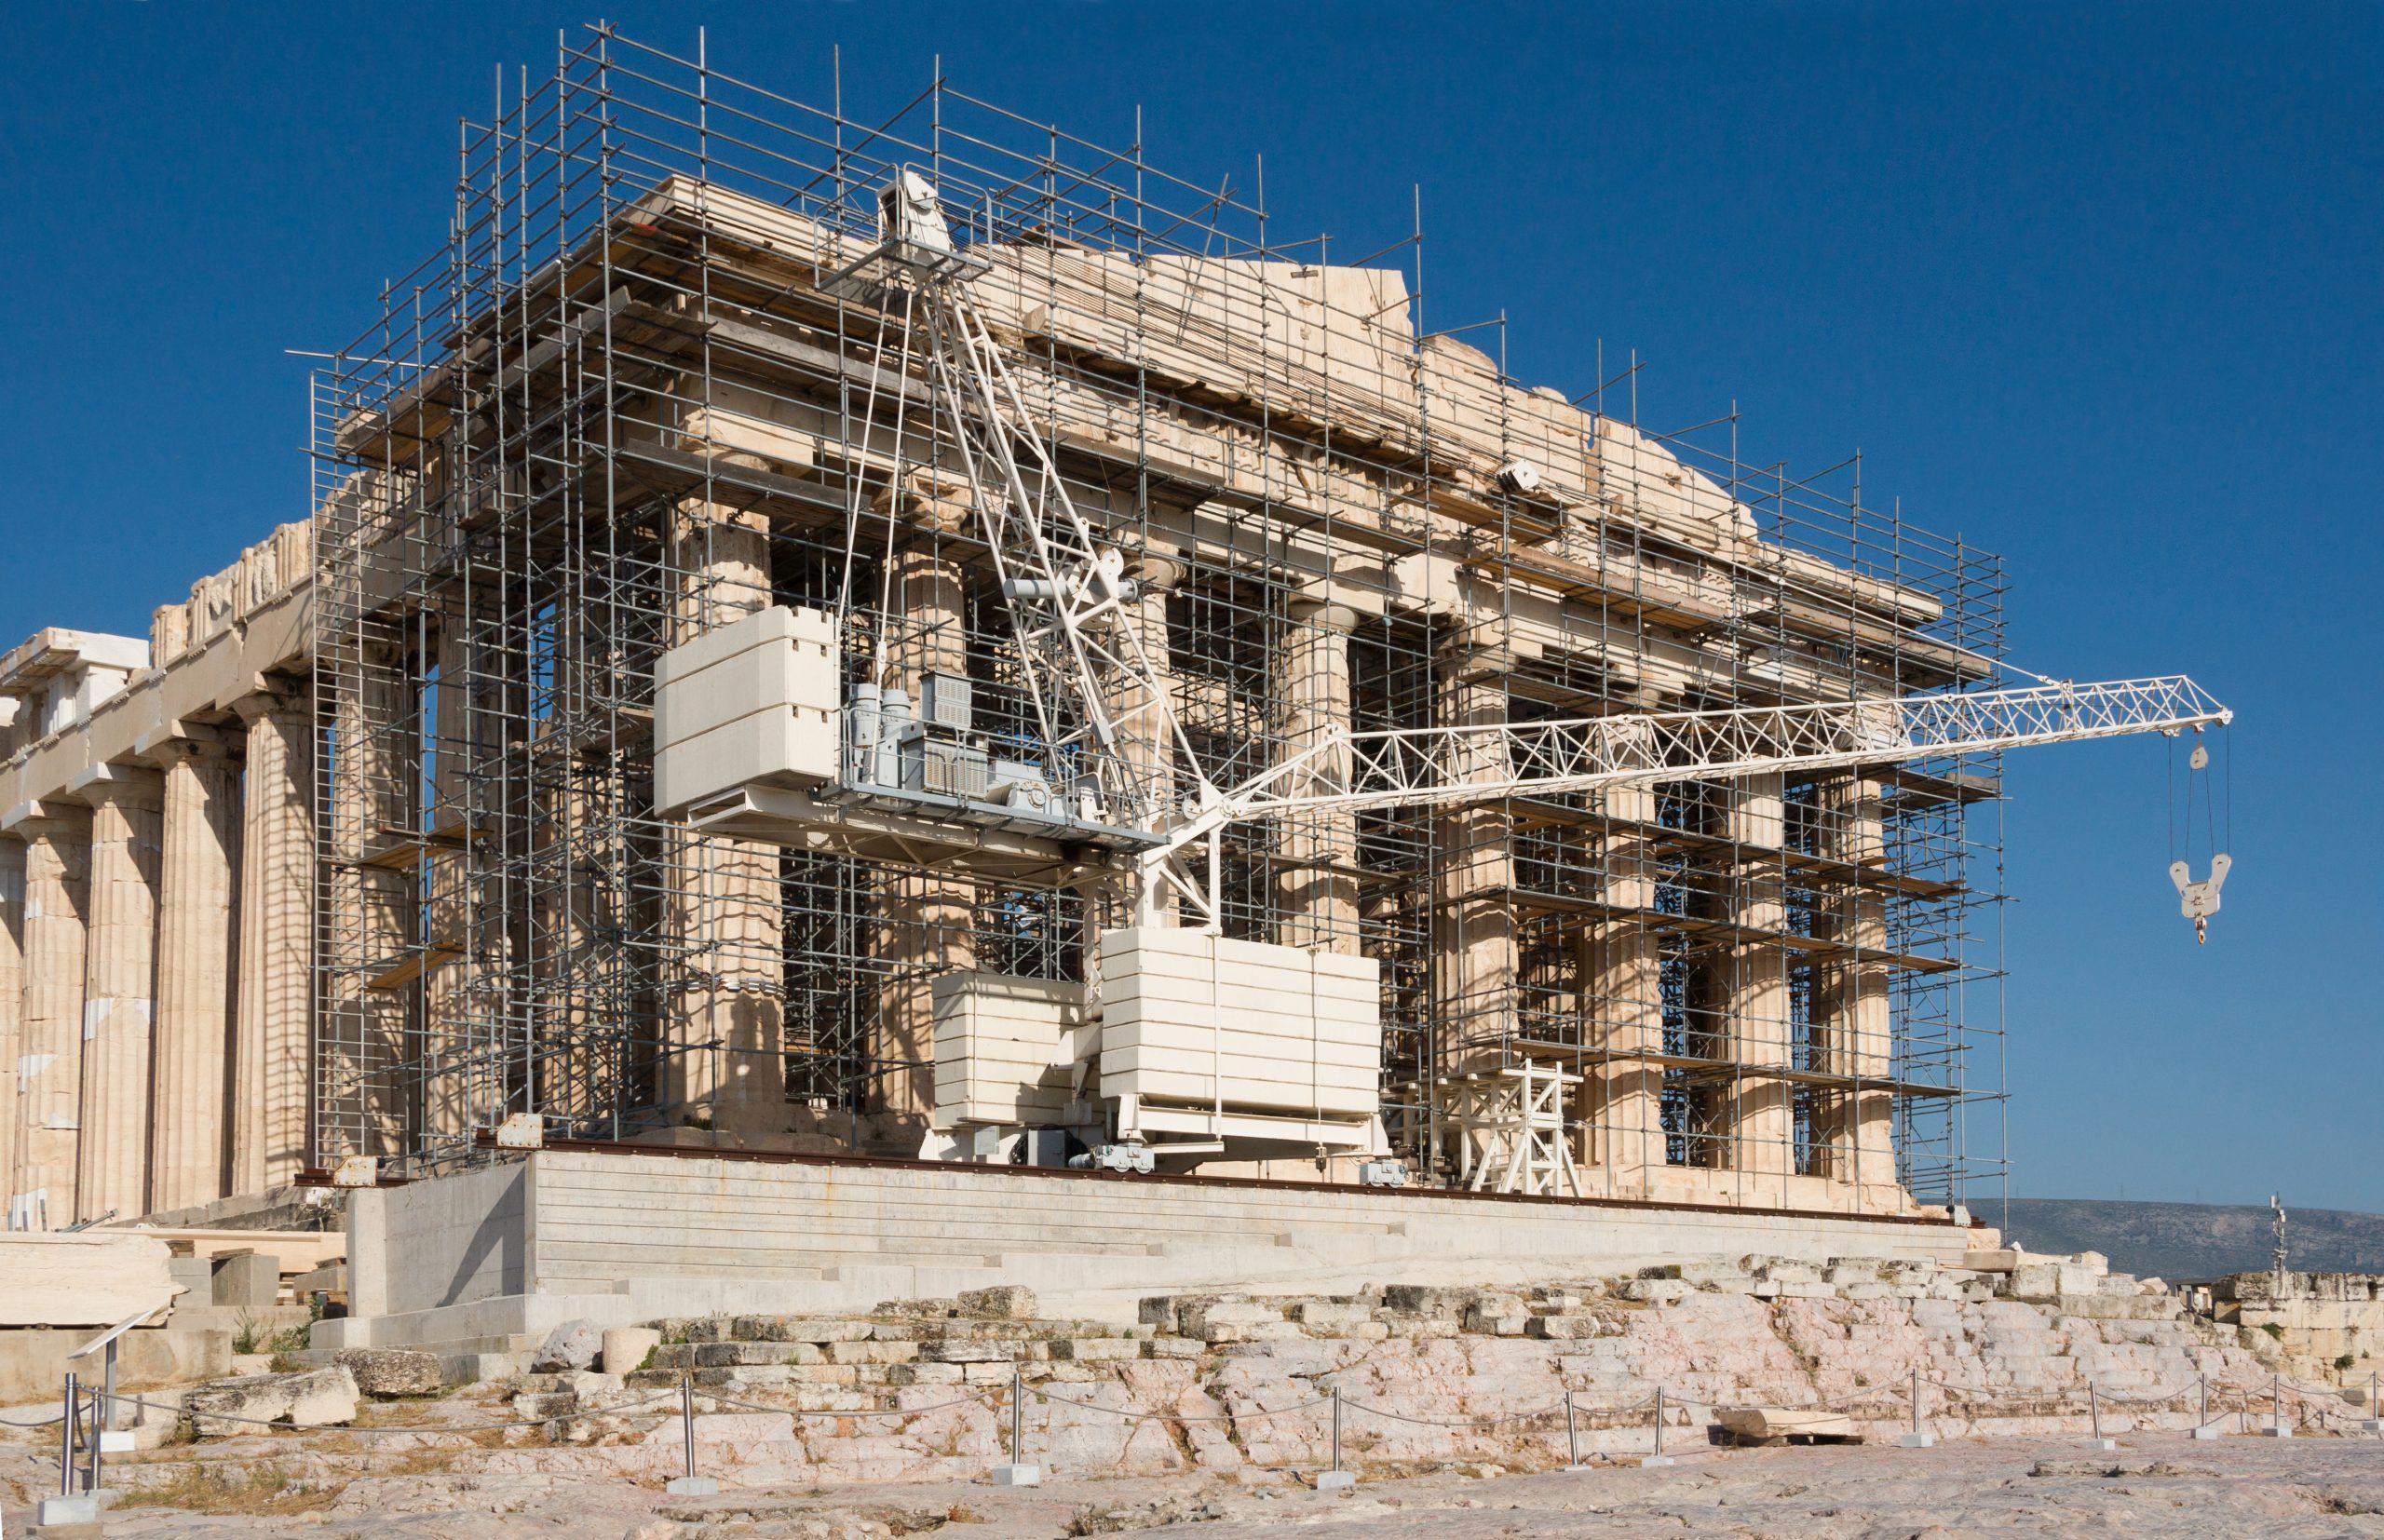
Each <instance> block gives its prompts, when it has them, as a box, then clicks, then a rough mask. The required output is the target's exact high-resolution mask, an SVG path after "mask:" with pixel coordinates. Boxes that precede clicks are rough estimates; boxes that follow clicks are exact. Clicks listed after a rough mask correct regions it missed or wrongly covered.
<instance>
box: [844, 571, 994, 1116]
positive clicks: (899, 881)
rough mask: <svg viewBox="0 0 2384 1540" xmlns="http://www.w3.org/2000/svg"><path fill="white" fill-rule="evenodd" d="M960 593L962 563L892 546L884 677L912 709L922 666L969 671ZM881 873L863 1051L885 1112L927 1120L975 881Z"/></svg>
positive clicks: (970, 950)
mask: <svg viewBox="0 0 2384 1540" xmlns="http://www.w3.org/2000/svg"><path fill="white" fill-rule="evenodd" d="M966 600H967V591H966V589H965V588H964V586H963V583H962V578H961V572H960V563H959V562H957V561H954V560H953V559H952V558H951V557H949V556H946V555H943V554H942V553H941V551H940V550H939V549H938V548H937V546H936V544H935V542H933V541H932V540H931V539H921V540H917V541H914V543H912V544H910V545H908V546H906V547H903V548H902V549H901V550H898V551H897V552H895V555H894V602H895V605H896V608H897V613H898V615H899V616H900V619H899V621H898V622H897V625H898V627H899V633H898V634H897V635H896V636H895V637H894V639H893V644H892V645H891V646H890V647H889V648H888V649H887V671H886V685H887V688H888V689H899V690H904V691H907V692H909V694H910V696H911V701H912V709H914V710H915V709H918V701H919V693H920V689H921V686H922V682H923V681H924V680H925V679H926V678H927V676H928V674H931V673H946V674H966V673H967V672H968V671H969V649H968V639H967V637H966V635H965V632H964V628H965V626H966V623H967V609H966ZM882 880H883V882H884V888H883V890H882V891H883V894H884V897H883V898H882V900H881V902H880V905H879V911H878V912H879V913H880V914H882V915H883V916H884V923H883V925H881V926H880V929H879V939H880V942H879V947H878V955H879V956H880V957H881V958H883V959H884V961H885V964H886V968H887V981H886V983H885V985H884V986H883V987H882V990H881V992H880V994H879V1001H878V1020H877V1031H876V1033H874V1042H873V1043H872V1044H871V1047H870V1057H871V1059H872V1060H874V1061H875V1062H876V1064H877V1065H878V1067H879V1071H880V1074H879V1078H878V1082H877V1088H878V1092H879V1096H880V1098H881V1101H880V1103H879V1104H880V1106H882V1108H883V1110H885V1111H887V1112H889V1113H894V1114H901V1115H904V1116H915V1117H918V1118H921V1119H925V1118H926V1117H928V1115H929V1114H932V1113H933V1112H934V1111H935V1001H934V989H935V983H934V976H935V975H936V974H939V973H943V972H948V971H950V970H952V969H955V968H973V967H975V966H977V939H976V934H975V931H974V928H973V921H974V919H975V905H976V900H977V885H976V884H975V883H973V882H970V881H969V880H968V879H967V878H964V877H943V876H927V875H922V874H916V873H908V872H906V873H901V874H899V875H888V876H887V877H885V878H884V879H882Z"/></svg>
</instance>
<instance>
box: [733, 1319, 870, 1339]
mask: <svg viewBox="0 0 2384 1540" xmlns="http://www.w3.org/2000/svg"><path fill="white" fill-rule="evenodd" d="M876 1332H877V1328H876V1326H875V1325H874V1324H873V1323H871V1322H869V1321H847V1320H807V1319H805V1318H804V1317H800V1316H739V1317H737V1319H736V1320H735V1321H734V1322H733V1323H732V1325H731V1329H730V1335H732V1336H734V1337H736V1338H737V1339H738V1341H740V1342H756V1343H815V1344H817V1343H850V1342H863V1341H866V1340H867V1339H868V1338H870V1337H872V1336H874V1335H875V1334H876Z"/></svg>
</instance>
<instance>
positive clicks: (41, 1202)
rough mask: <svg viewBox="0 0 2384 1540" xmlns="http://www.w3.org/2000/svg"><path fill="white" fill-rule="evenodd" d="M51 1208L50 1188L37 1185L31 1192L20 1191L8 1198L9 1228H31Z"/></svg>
mask: <svg viewBox="0 0 2384 1540" xmlns="http://www.w3.org/2000/svg"><path fill="white" fill-rule="evenodd" d="M48 1208H49V1189H48V1188H47V1187H36V1188H34V1190H33V1191H32V1192H30V1193H19V1194H17V1195H15V1196H12V1197H10V1198H9V1199H8V1228H9V1229H11V1230H30V1229H32V1228H33V1227H34V1225H35V1224H36V1223H39V1222H40V1220H41V1217H42V1215H43V1213H45V1212H46V1211H47V1209H48Z"/></svg>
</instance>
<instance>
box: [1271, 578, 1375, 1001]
mask: <svg viewBox="0 0 2384 1540" xmlns="http://www.w3.org/2000/svg"><path fill="white" fill-rule="evenodd" d="M1357 625H1358V614H1357V612H1356V611H1355V610H1352V609H1349V608H1348V606H1346V605H1341V604H1332V603H1322V602H1310V601H1297V602H1294V604H1293V606H1292V628H1291V631H1290V634H1289V635H1288V636H1287V637H1286V638H1285V640H1284V657H1283V675H1282V679H1281V682H1280V727H1279V731H1280V737H1279V738H1278V740H1277V741H1278V744H1279V748H1278V750H1277V752H1278V756H1279V763H1280V761H1283V760H1290V759H1293V758H1296V757H1297V756H1299V755H1302V754H1306V753H1308V752H1309V750H1313V749H1315V748H1316V746H1317V745H1318V744H1319V743H1320V742H1321V741H1322V740H1323V738H1324V736H1325V735H1326V734H1327V733H1328V732H1330V731H1332V730H1333V729H1334V728H1335V727H1338V728H1340V729H1342V730H1343V731H1345V732H1346V731H1347V730H1348V727H1349V633H1350V632H1351V631H1353V630H1355V629H1356V628H1357ZM1348 786H1349V750H1348V746H1347V745H1346V744H1345V745H1342V746H1340V747H1337V748H1334V749H1331V750H1324V751H1323V752H1321V753H1317V754H1315V755H1313V756H1312V757H1310V758H1309V759H1307V761H1306V762H1305V764H1304V766H1303V769H1302V772H1301V775H1300V777H1299V779H1298V780H1297V781H1296V782H1295V783H1294V787H1293V788H1291V790H1294V791H1295V792H1297V793H1300V794H1309V793H1314V794H1320V795H1323V794H1332V793H1335V792H1340V791H1346V790H1348ZM1279 824H1280V829H1281V844H1280V855H1281V858H1282V863H1283V864H1282V865H1281V866H1280V868H1279V869H1278V870H1277V871H1276V873H1275V903H1276V908H1277V911H1278V912H1279V913H1280V915H1281V918H1280V920H1279V921H1278V922H1277V925H1276V933H1275V939H1276V940H1278V941H1280V943H1282V944H1283V945H1284V946H1292V947H1315V948H1321V949H1322V950H1324V951H1326V952H1337V953H1339V954H1341V955H1342V956H1345V957H1354V956H1356V955H1357V953H1358V818H1357V815H1356V814H1354V813H1351V812H1348V811H1347V810H1345V809H1340V808H1331V809H1327V810H1325V811H1322V812H1309V813H1302V814H1298V815H1295V816H1294V817H1288V818H1284V819H1280V820H1279Z"/></svg>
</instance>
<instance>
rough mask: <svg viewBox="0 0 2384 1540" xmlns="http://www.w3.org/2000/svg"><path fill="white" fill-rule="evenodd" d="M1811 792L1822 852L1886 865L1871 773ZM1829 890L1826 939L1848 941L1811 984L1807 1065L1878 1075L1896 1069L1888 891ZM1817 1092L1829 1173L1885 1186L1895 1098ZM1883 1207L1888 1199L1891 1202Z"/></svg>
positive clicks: (1849, 886)
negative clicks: (1846, 949)
mask: <svg viewBox="0 0 2384 1540" xmlns="http://www.w3.org/2000/svg"><path fill="white" fill-rule="evenodd" d="M1819 801H1820V806H1821V832H1822V842H1823V845H1824V848H1825V850H1826V851H1827V853H1828V854H1830V855H1832V856H1835V857H1836V858H1838V859H1839V860H1843V861H1851V862H1853V863H1854V864H1856V865H1857V866H1860V867H1863V868H1864V869H1865V870H1876V869H1877V868H1879V867H1880V866H1882V865H1884V864H1885V862H1886V859H1887V847H1886V837H1885V826H1884V822H1883V819H1882V817H1881V797H1880V784H1879V782H1877V781H1876V780H1868V779H1864V778H1863V777H1858V776H1850V775H1849V776H1840V777H1830V778H1829V779H1827V780H1825V781H1824V782H1822V786H1821V788H1820V798H1819ZM1834 899H1835V901H1834V905H1833V908H1834V910H1835V914H1834V916H1833V922H1832V924H1833V930H1834V935H1833V936H1832V939H1834V940H1835V941H1837V942H1838V943H1839V944H1840V945H1843V946H1847V947H1850V948H1852V949H1854V950H1853V951H1852V952H1851V953H1850V954H1849V955H1846V956H1842V957H1839V958H1836V959H1835V960H1833V961H1832V962H1831V963H1830V964H1829V966H1827V967H1826V968H1824V969H1822V974H1821V979H1820V981H1819V987H1818V988H1817V989H1816V990H1815V991H1814V996H1815V997H1814V1001H1813V1055H1814V1060H1815V1067H1816V1068H1818V1069H1822V1070H1825V1071H1827V1072H1828V1073H1830V1074H1844V1075H1857V1076H1860V1077H1862V1078H1863V1079H1864V1080H1869V1081H1876V1082H1884V1081H1886V1080H1888V1079H1889V1078H1890V1077H1891V1076H1892V1075H1893V1074H1894V1072H1895V1041H1894V1028H1893V1023H1892V1020H1891V1013H1890V1009H1889V1004H1888V985H1889V977H1888V964H1887V950H1888V910H1887V895H1886V894H1885V893H1884V892H1883V891H1881V890H1880V889H1879V888H1876V887H1870V886H1863V885H1859V884H1857V883H1855V882H1852V881H1848V882H1846V883H1845V884H1844V885H1843V886H1842V887H1841V888H1840V890H1839V891H1838V892H1837V893H1836V894H1835V895H1834ZM1816 1100H1817V1101H1821V1102H1822V1104H1823V1105H1824V1106H1826V1107H1827V1109H1828V1113H1827V1115H1826V1116H1825V1117H1823V1118H1822V1119H1821V1120H1820V1122H1821V1125H1822V1126H1821V1127H1820V1128H1816V1129H1815V1131H1814V1132H1815V1137H1816V1138H1817V1139H1820V1140H1822V1141H1823V1143H1824V1146H1825V1149H1826V1151H1827V1163H1828V1169H1829V1174H1830V1176H1832V1177H1833V1178H1835V1180H1837V1181H1839V1182H1849V1183H1854V1184H1856V1185H1858V1186H1859V1187H1861V1188H1865V1189H1870V1188H1879V1189H1884V1188H1888V1187H1891V1186H1893V1185H1894V1184H1895V1182H1896V1181H1897V1176H1896V1152H1895V1099H1894V1097H1893V1096H1892V1095H1890V1093H1889V1092H1888V1091H1887V1090H1886V1089H1884V1088H1880V1089H1863V1090H1855V1091H1836V1092H1832V1093H1830V1094H1828V1095H1827V1096H1825V1097H1821V1098H1817V1099H1816ZM1859 1201H1861V1199H1860V1197H1859V1196H1858V1202H1859ZM1866 1206H1867V1205H1866ZM1888 1206H1890V1207H1892V1206H1893V1205H1892V1202H1890V1204H1889V1205H1888Z"/></svg>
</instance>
